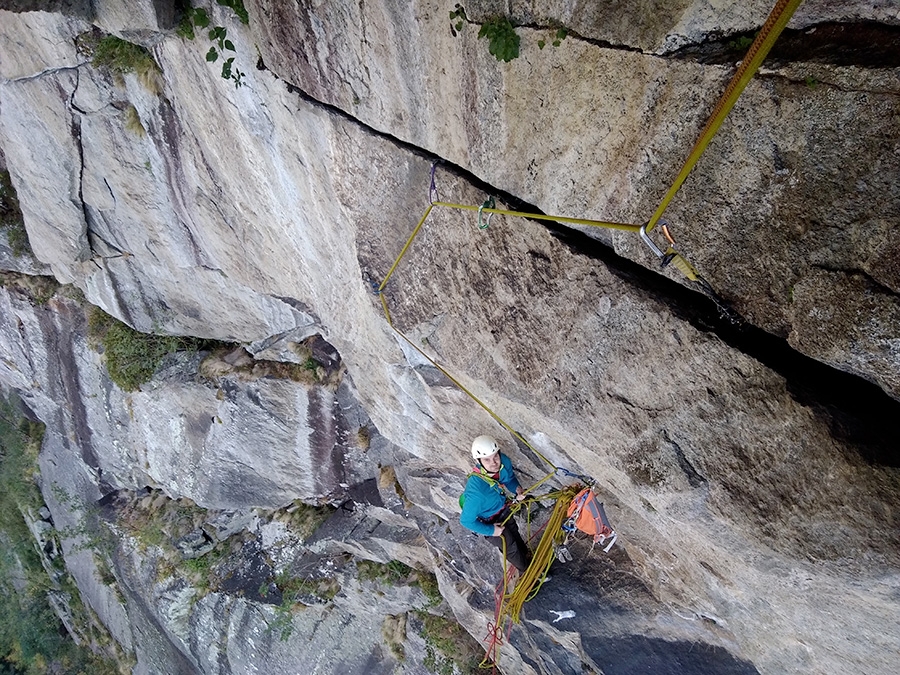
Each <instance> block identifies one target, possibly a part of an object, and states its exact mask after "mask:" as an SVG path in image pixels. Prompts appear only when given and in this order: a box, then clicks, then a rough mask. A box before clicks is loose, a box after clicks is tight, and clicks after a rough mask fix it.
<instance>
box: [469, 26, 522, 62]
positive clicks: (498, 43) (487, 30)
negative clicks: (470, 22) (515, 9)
mask: <svg viewBox="0 0 900 675" xmlns="http://www.w3.org/2000/svg"><path fill="white" fill-rule="evenodd" d="M478 37H479V39H480V38H487V39H488V51H489V52H490V53H491V54H492V55H493V56H494V58H496V59H497V60H498V61H504V62H507V63H508V62H509V61H512V60H513V59H515V58H518V57H519V43H520V41H521V40H520V38H519V34H518V33H516V29H515V28H514V27H513V25H512V23H511V22H510V20H509V19H508V18H507V17H505V16H495V17H493V18H491V19H488V20H487V21H485V22H484V23H483V24H482V26H481V30H479V31H478Z"/></svg>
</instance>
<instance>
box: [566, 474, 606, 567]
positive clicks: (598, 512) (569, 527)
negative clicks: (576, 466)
mask: <svg viewBox="0 0 900 675" xmlns="http://www.w3.org/2000/svg"><path fill="white" fill-rule="evenodd" d="M566 515H568V518H567V519H566V520H565V522H563V524H562V529H563V530H564V531H565V532H566V533H567V534H566V539H565V541H563V548H565V544H566V542H567V541H568V538H569V535H570V534H572V533H573V532H575V531H576V530H580V531H581V532H584V533H585V534H589V535H591V536H592V537H593V539H594V545H596V544H600V545H601V546H602V545H603V544H604V543H605V542H606V540H607V539H609V544H607V546H606V548H604V549H603V552H604V553H609V550H610V549H611V548H612V547H613V544H615V543H616V537H617V535H616V532H615V530H613V529H612V526H611V525H610V524H609V518H607V517H606V511H605V510H604V508H603V503H602V502H601V501H599V500H598V499H597V495H596V494H595V493H594V491H593V490H592V489H591V488H589V487H586V488H584V489H583V490H582V491H581V492H579V493H578V494H577V495H575V497H574V498H573V499H572V503H571V504H570V505H569V510H568V512H567V514H566ZM566 553H568V550H566ZM570 559H571V557H570Z"/></svg>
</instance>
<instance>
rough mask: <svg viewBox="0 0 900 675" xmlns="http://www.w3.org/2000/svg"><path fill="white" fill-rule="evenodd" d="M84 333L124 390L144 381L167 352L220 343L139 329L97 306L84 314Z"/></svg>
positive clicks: (194, 348) (185, 350)
mask: <svg viewBox="0 0 900 675" xmlns="http://www.w3.org/2000/svg"><path fill="white" fill-rule="evenodd" d="M88 335H89V337H90V339H91V340H92V341H93V342H94V343H95V345H96V346H98V347H102V350H103V356H104V361H105V363H106V369H107V370H108V371H109V376H110V378H111V379H112V381H113V382H115V383H116V384H117V385H118V386H119V387H120V388H121V389H123V390H124V391H135V390H136V389H138V388H139V387H140V386H141V385H142V384H144V383H145V382H148V381H149V380H150V378H151V377H153V374H154V373H155V372H156V370H157V368H159V366H160V364H161V363H162V361H163V359H164V358H165V357H167V356H169V355H170V354H174V353H176V352H197V351H200V350H203V349H213V348H216V347H219V346H220V345H221V343H220V342H216V341H213V340H203V339H200V338H193V337H181V336H174V335H155V334H152V333H141V332H140V331H136V330H134V329H133V328H131V327H129V326H127V325H125V324H124V323H122V322H121V321H119V320H118V319H115V318H113V317H111V316H110V315H109V314H107V313H106V312H104V311H103V310H102V309H100V308H99V307H94V308H92V310H91V311H90V314H89V316H88Z"/></svg>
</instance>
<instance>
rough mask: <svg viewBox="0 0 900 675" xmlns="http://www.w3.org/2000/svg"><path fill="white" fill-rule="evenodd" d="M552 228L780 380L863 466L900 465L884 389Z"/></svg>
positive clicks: (899, 410) (892, 404)
mask: <svg viewBox="0 0 900 675" xmlns="http://www.w3.org/2000/svg"><path fill="white" fill-rule="evenodd" d="M549 229H550V230H551V231H552V232H553V233H554V235H555V236H556V237H557V238H558V239H559V240H560V241H562V242H563V243H565V244H566V245H567V246H568V247H569V248H570V249H572V250H573V251H575V252H577V253H579V254H582V255H586V256H588V257H590V258H593V259H595V260H597V261H598V262H601V263H603V264H604V265H606V267H607V268H608V269H609V270H610V272H612V273H613V274H615V275H616V276H618V277H619V278H621V279H623V280H625V281H627V282H628V283H629V284H630V285H631V286H632V287H634V288H635V289H637V290H640V291H643V292H645V293H646V294H647V295H649V296H651V297H653V298H656V299H657V300H659V301H661V302H663V303H664V304H665V305H666V306H667V307H668V308H669V310H670V311H671V312H672V313H673V314H674V315H675V316H677V317H678V318H679V319H682V320H684V321H687V322H688V323H690V324H691V325H692V326H694V328H696V329H698V330H700V331H703V332H705V333H712V334H714V335H716V336H717V337H718V338H719V339H721V340H722V341H723V342H724V343H726V344H727V345H729V346H730V347H732V348H734V349H736V350H738V351H740V352H742V353H744V354H746V355H748V356H750V357H752V358H754V359H756V360H757V361H759V362H760V363H762V364H763V365H765V366H766V367H768V368H770V369H771V370H773V371H775V372H776V373H778V374H779V375H781V376H782V377H783V378H784V379H785V381H786V385H787V389H788V391H789V392H790V393H791V395H792V396H793V397H794V399H795V400H796V401H797V402H799V403H801V404H803V405H806V406H808V407H809V408H811V409H812V410H813V411H814V413H815V414H816V415H817V416H818V417H820V418H821V419H822V420H823V421H825V422H826V423H827V424H828V426H829V428H830V429H831V433H832V435H833V436H834V437H835V438H837V439H839V440H842V441H846V442H847V443H849V444H851V445H853V446H855V447H856V449H857V450H858V451H859V453H860V456H861V457H862V458H863V459H864V460H865V461H867V462H869V463H872V464H880V465H885V466H893V467H897V466H900V444H898V443H897V434H896V424H895V420H897V419H900V401H898V400H896V399H894V398H892V397H891V396H889V395H888V394H887V393H885V392H884V391H883V390H882V389H881V388H880V387H878V386H877V385H875V384H873V383H872V382H869V381H867V380H865V379H863V378H861V377H859V376H857V375H853V374H850V373H845V372H843V371H841V370H838V369H836V368H833V367H831V366H829V365H827V364H824V363H822V362H820V361H816V360H815V359H813V358H810V357H808V356H805V355H803V354H801V353H800V352H798V351H796V350H795V349H794V348H793V347H791V346H790V345H789V344H788V342H787V340H785V339H784V338H780V337H778V336H776V335H772V334H771V333H767V332H766V331H764V330H763V329H761V328H758V327H757V326H753V325H751V324H749V323H746V322H740V323H738V324H735V323H732V321H731V320H730V319H729V318H728V317H725V316H723V315H722V313H721V312H720V311H719V309H718V308H717V307H716V305H715V303H713V302H712V300H710V299H709V298H707V297H706V296H704V295H701V294H699V293H696V292H694V291H692V290H690V289H688V288H686V287H684V286H682V285H681V284H679V283H677V282H675V281H672V280H670V279H668V278H666V277H664V276H662V275H660V274H657V273H656V272H654V271H653V270H649V269H647V268H645V267H643V266H641V265H638V264H637V263H634V262H631V261H630V260H626V259H624V258H621V257H619V256H618V255H616V254H615V253H614V252H613V251H612V250H611V249H610V248H609V247H607V246H605V245H604V244H602V243H601V242H599V241H597V240H596V239H593V238H591V237H588V236H587V235H585V234H582V233H581V232H577V231H575V230H569V229H568V228H563V227H561V226H551V227H550V228H549Z"/></svg>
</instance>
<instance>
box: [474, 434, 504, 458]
mask: <svg viewBox="0 0 900 675" xmlns="http://www.w3.org/2000/svg"><path fill="white" fill-rule="evenodd" d="M499 449H500V446H499V445H497V441H495V440H494V439H493V438H491V437H490V436H479V437H478V438H476V439H475V440H474V441H472V457H474V458H475V459H483V458H485V457H490V456H491V455H493V454H494V453H495V452H497V451H498V450H499Z"/></svg>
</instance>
